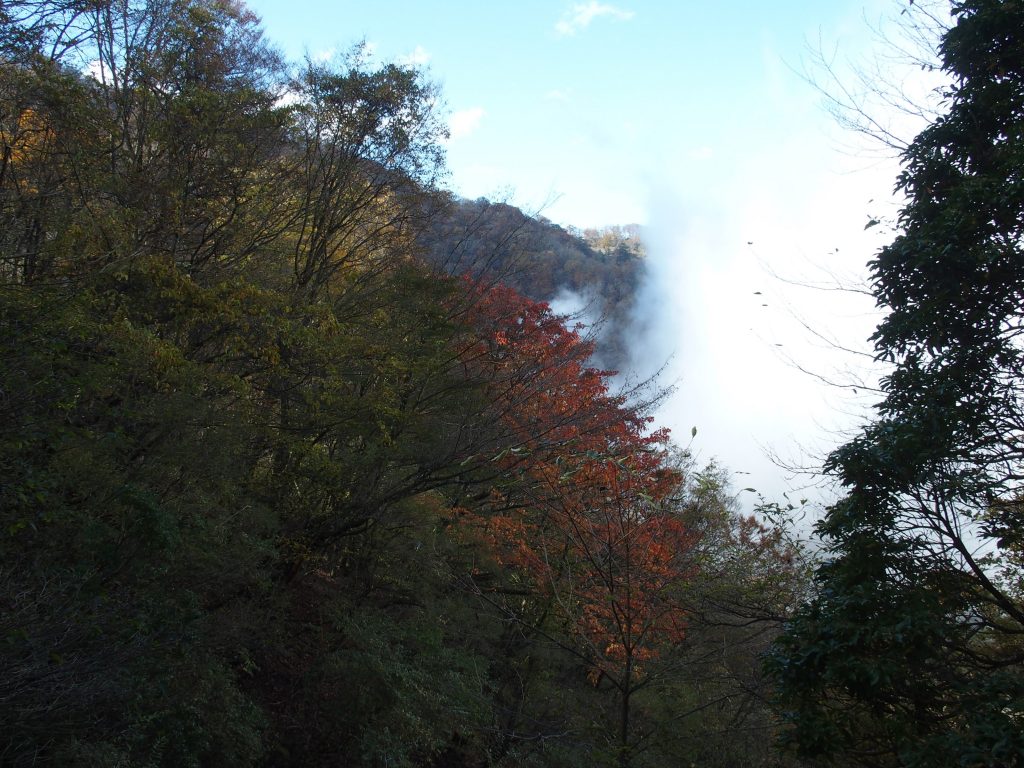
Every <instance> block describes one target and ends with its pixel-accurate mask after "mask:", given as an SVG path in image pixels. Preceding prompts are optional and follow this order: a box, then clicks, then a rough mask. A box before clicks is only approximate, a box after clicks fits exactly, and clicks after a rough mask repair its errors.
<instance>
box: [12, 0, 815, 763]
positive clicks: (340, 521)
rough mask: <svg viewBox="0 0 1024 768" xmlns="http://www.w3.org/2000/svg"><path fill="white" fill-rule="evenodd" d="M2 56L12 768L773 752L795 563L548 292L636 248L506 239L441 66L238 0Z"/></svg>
mask: <svg viewBox="0 0 1024 768" xmlns="http://www.w3.org/2000/svg"><path fill="white" fill-rule="evenodd" d="M0 55H2V69H0V148H2V156H0V475H2V477H3V483H2V485H0V521H2V526H0V605H2V606H3V610H2V611H0V722H2V723H3V727H2V729H0V763H2V764H4V765H8V764H10V765H62V766H67V765H90V766H91V765H97V766H100V765H102V766H108V765H120V766H182V765H196V766H198V765H203V766H210V765H224V766H242V765H254V766H255V765H274V766H285V765H296V766H299V765H301V766H314V765H325V766H326V765H332V766H333V765H367V766H378V765H388V766H400V765H407V766H412V765H421V766H479V765H491V766H522V765H537V766H541V765H588V766H590V765H595V764H597V765H600V764H609V765H620V766H626V765H632V766H642V765H652V766H653V765H673V764H678V763H679V762H681V761H696V762H699V763H700V764H703V765H722V766H725V765H733V764H736V763H743V764H749V765H771V764H774V763H775V762H776V758H775V757H774V756H773V753H772V751H771V749H770V743H771V740H772V734H773V733H774V731H775V728H776V721H775V718H774V716H773V715H772V713H771V712H770V711H769V709H768V707H767V704H766V688H765V678H764V676H763V674H762V673H761V671H760V667H759V662H758V658H759V654H760V653H761V652H762V651H764V650H765V649H766V648H767V645H768V643H769V641H770V640H771V638H772V637H773V636H774V634H775V633H776V632H777V629H778V625H779V621H780V620H781V619H783V618H785V616H786V615H787V614H788V611H789V610H790V607H791V605H792V604H793V602H794V600H795V599H796V597H797V596H798V595H799V594H800V593H801V590H802V589H803V585H804V580H803V571H802V567H801V559H800V553H799V552H798V551H797V550H795V549H794V548H793V546H792V545H791V544H790V543H789V542H788V540H787V539H786V537H785V536H784V535H783V533H782V531H780V530H778V529H774V528H771V527H768V526H766V525H764V524H762V523H759V522H757V521H756V520H754V519H752V518H746V517H742V516H740V515H737V514H736V513H735V511H734V510H733V508H732V504H731V501H730V496H729V491H728V488H727V487H726V483H725V481H724V479H723V474H722V472H721V471H720V470H718V469H716V468H715V467H707V468H704V469H700V468H698V467H696V466H694V463H693V462H692V460H691V459H690V458H689V457H688V456H687V454H686V453H685V451H683V450H680V449H678V448H676V447H674V446H673V445H672V444H671V443H670V441H669V436H668V435H667V434H666V433H665V432H664V431H662V430H658V429H657V428H655V426H654V425H653V424H651V420H650V419H651V417H650V413H649V411H650V406H651V405H652V404H653V403H654V402H655V401H656V399H657V396H658V395H657V392H656V391H655V390H653V389H651V388H645V387H640V388H638V389H635V390H632V391H627V392H619V391H613V390H612V389H610V383H609V375H608V374H607V373H606V372H603V371H601V370H599V369H597V368H594V367H592V358H593V354H594V345H593V343H592V342H591V341H590V340H589V339H588V338H587V337H586V336H585V335H584V332H583V329H582V328H580V327H578V326H576V325H575V324H574V323H572V322H570V323H569V324H567V323H566V321H565V320H564V319H563V318H561V317H558V316H556V315H555V314H553V313H552V311H551V309H550V308H549V306H548V305H547V304H545V303H543V302H539V301H536V300H533V299H528V298H525V297H524V296H523V295H521V293H520V292H517V291H516V290H515V288H516V287H519V288H520V289H521V290H522V291H524V292H528V293H531V294H533V295H534V297H535V298H538V299H544V298H549V297H550V295H551V290H552V288H553V286H545V287H543V288H542V287H539V283H538V281H539V280H542V279H544V276H545V275H547V276H550V275H551V274H552V272H554V271H555V270H556V269H560V270H564V271H565V272H566V274H567V277H566V278H565V279H566V281H567V282H568V283H569V285H570V286H577V287H580V288H583V287H586V286H597V287H598V288H599V289H600V288H601V287H603V288H604V295H607V296H609V297H610V298H609V299H608V302H609V303H608V304H607V306H606V307H605V309H606V311H607V314H608V315H610V316H613V315H614V314H615V312H616V311H619V312H621V311H622V310H621V308H619V309H617V307H618V306H619V305H621V304H623V303H624V302H626V301H627V300H628V294H629V290H630V286H631V285H632V283H631V282H630V281H633V280H635V279H636V278H635V275H636V269H637V265H638V263H639V255H638V252H637V246H636V244H637V242H638V241H637V240H635V239H634V234H633V233H632V232H628V233H623V232H617V231H612V230H609V231H606V232H598V233H593V235H592V236H591V241H592V242H588V241H587V240H586V239H580V238H578V237H576V236H575V235H574V234H573V233H566V232H563V231H562V230H560V229H558V228H554V227H552V226H551V225H550V224H547V223H545V222H542V221H538V220H533V219H524V218H522V214H519V213H518V212H517V211H514V210H511V209H506V208H502V207H497V208H496V210H497V211H499V212H500V214H501V217H506V218H509V219H510V220H513V221H512V224H511V226H506V225H505V224H504V223H502V221H501V220H500V217H499V219H498V220H496V228H495V229H494V231H493V232H492V231H489V230H487V228H486V227H483V228H482V227H481V226H480V223H481V221H486V220H482V219H480V218H479V217H478V216H477V213H478V209H480V208H481V207H484V208H487V207H494V206H489V205H487V204H484V203H479V202H478V203H468V202H465V201H457V200H454V199H452V197H451V196H450V195H449V194H448V193H446V192H445V191H444V189H443V187H442V186H441V184H442V182H443V180H444V177H445V166H444V143H443V140H444V138H445V132H446V131H445V127H444V122H443V120H442V119H441V117H442V116H441V115H440V114H439V113H438V111H437V110H438V106H437V105H438V99H437V93H436V89H435V87H434V86H433V85H432V84H431V83H430V82H429V81H428V80H427V79H425V77H424V75H423V73H422V72H420V71H418V70H416V69H415V68H411V67H406V66H400V65H397V64H384V65H376V64H372V63H371V62H370V61H369V60H368V59H367V58H366V57H365V56H364V55H363V54H362V52H361V51H360V49H359V48H356V49H354V50H353V51H352V52H351V53H350V54H349V55H348V56H347V57H345V58H344V59H342V60H341V61H340V62H339V63H336V64H325V63H322V62H314V61H306V62H302V63H292V62H287V61H285V60H284V59H283V58H282V57H281V56H280V55H279V54H278V53H277V52H276V51H275V50H274V48H273V47H272V46H271V45H269V44H268V43H267V42H266V41H265V40H264V37H263V31H262V29H261V27H260V23H259V21H258V19H257V18H256V17H255V16H253V15H252V14H251V13H250V12H248V11H247V9H246V8H245V7H244V6H243V5H242V4H241V3H237V2H226V1H224V0H119V1H118V2H105V1H101V2H50V1H47V0H23V1H22V0H15V1H14V2H6V3H5V4H4V5H3V6H2V8H0ZM524 230H525V231H527V234H529V232H535V233H540V234H541V235H543V237H535V238H534V241H535V244H534V246H532V247H533V249H534V250H533V251H530V250H529V248H528V247H527V246H525V245H523V240H522V239H521V238H518V237H517V236H516V235H518V234H522V233H523V231H524ZM556 230H557V231H556ZM627 235H628V236H627ZM545 238H546V241H545ZM528 239H529V238H528ZM555 241H557V242H558V243H559V245H558V249H559V252H556V249H555V247H554V246H553V245H549V244H546V243H553V242H555ZM538 248H539V250H538ZM572 249H575V252H576V253H577V254H578V258H576V261H572V260H571V259H566V258H565V257H564V256H562V255H560V252H561V251H565V250H572ZM531 253H532V254H534V256H535V258H534V261H535V262H538V263H539V264H540V266H541V268H540V269H535V270H534V271H533V274H534V275H537V276H534V277H532V278H526V277H523V275H525V274H527V272H528V270H526V269H525V268H524V261H528V260H529V259H524V254H527V255H529V254H531ZM537 253H539V254H540V256H536V254H537ZM536 266H537V265H536V264H534V267H536ZM574 281H575V282H574ZM614 290H621V291H622V293H621V294H615V293H614V292H613V291H614ZM610 349H614V347H610ZM609 354H614V352H610V353H609Z"/></svg>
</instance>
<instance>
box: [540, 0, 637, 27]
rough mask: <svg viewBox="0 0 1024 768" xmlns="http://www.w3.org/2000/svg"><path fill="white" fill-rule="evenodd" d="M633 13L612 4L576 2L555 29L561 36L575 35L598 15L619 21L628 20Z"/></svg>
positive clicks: (595, 0)
mask: <svg viewBox="0 0 1024 768" xmlns="http://www.w3.org/2000/svg"><path fill="white" fill-rule="evenodd" d="M634 15H635V14H634V13H633V11H624V10H622V9H621V8H616V7H615V6H614V5H609V4H607V3H600V2H598V1H597V0H590V2H589V3H577V4H576V5H574V6H573V7H572V10H570V11H567V12H566V13H565V14H564V15H563V16H562V18H561V20H560V21H559V22H558V23H557V24H555V31H556V32H557V33H558V34H559V35H562V36H567V35H575V34H576V33H577V32H579V31H580V30H581V29H585V28H586V27H588V26H589V25H590V22H592V21H593V20H594V19H596V18H597V17H599V16H610V17H611V18H613V19H617V20H619V21H629V20H630V19H632V18H633V16H634Z"/></svg>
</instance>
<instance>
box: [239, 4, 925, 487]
mask: <svg viewBox="0 0 1024 768" xmlns="http://www.w3.org/2000/svg"><path fill="white" fill-rule="evenodd" d="M248 5H249V6H250V7H251V8H252V9H253V10H255V11H256V12H257V13H258V14H259V15H260V16H261V17H262V18H263V21H264V25H265V28H266V30H267V35H268V37H269V38H270V40H272V41H274V42H275V43H277V44H278V45H280V46H281V47H282V48H283V49H284V50H285V52H286V53H288V54H289V55H290V56H292V57H294V58H298V57H301V56H303V55H306V54H308V55H310V56H314V57H320V56H328V55H331V54H332V53H337V52H342V51H344V50H346V49H347V48H349V47H350V46H351V45H353V44H354V43H356V42H358V41H361V40H362V41H365V42H366V43H367V44H368V45H369V46H370V47H371V49H372V50H373V51H374V55H375V56H376V57H378V58H379V59H380V60H385V61H386V60H400V61H405V62H413V63H417V64H420V65H423V66H425V67H427V68H428V69H429V72H430V75H431V77H432V78H433V79H434V80H436V81H437V82H438V83H439V84H440V85H441V88H442V91H443V95H444V99H445V101H446V103H447V107H448V110H449V112H450V120H449V125H450V128H451V140H450V142H449V146H448V161H449V167H450V169H451V180H450V185H451V187H452V188H453V189H454V190H455V191H457V192H459V193H460V194H462V195H464V196H466V197H470V198H475V197H479V196H487V197H492V198H493V197H503V198H504V197H510V198H511V201H512V202H514V203H516V204H519V205H520V206H521V207H523V208H525V209H528V210H538V209H540V210H541V211H542V213H543V214H544V215H545V216H547V217H548V218H549V219H552V220H553V221H556V222H558V223H561V224H567V225H568V224H572V225H576V226H580V227H585V226H591V225H603V224H625V223H630V222H639V223H643V224H648V225H650V226H651V231H652V243H651V245H652V254H651V266H652V274H653V276H654V279H653V281H652V282H651V284H650V285H648V286H647V287H646V288H645V289H644V293H643V295H642V301H641V303H640V314H641V316H640V317H639V318H638V320H639V321H640V322H641V323H642V324H643V325H644V327H645V328H646V331H645V332H644V333H643V334H642V335H640V336H639V337H638V339H637V342H636V349H637V362H638V364H639V365H640V366H642V367H646V368H647V369H652V368H655V367H657V366H658V365H660V364H661V363H663V362H665V361H666V360H668V361H669V364H668V367H667V369H666V371H665V380H666V382H668V383H672V382H674V383H675V384H676V388H677V389H676V394H675V395H674V397H673V398H672V399H671V400H670V402H669V403H668V404H667V405H666V407H665V409H664V410H663V411H662V413H661V414H660V419H661V421H662V422H663V423H664V424H666V425H668V426H669V427H671V428H672V429H673V431H674V432H675V434H676V435H678V436H679V439H680V440H682V441H683V442H684V443H685V442H687V440H688V438H689V433H690V427H691V426H694V425H695V426H697V427H698V436H697V438H696V440H694V441H693V443H692V446H691V447H692V449H693V450H694V451H695V452H697V453H698V454H699V455H700V456H701V457H702V458H703V459H705V460H707V459H710V458H712V457H717V458H718V459H720V460H721V461H722V462H723V463H724V464H725V465H726V466H728V467H729V468H731V469H732V470H734V471H735V472H737V473H741V472H746V473H750V474H749V475H747V474H738V475H737V476H736V485H737V488H742V487H745V486H752V487H755V488H757V489H758V490H759V491H762V492H764V493H765V494H766V495H768V496H770V497H772V498H779V496H780V494H781V492H782V490H783V488H784V487H785V483H784V479H783V478H782V474H781V473H780V471H779V470H778V469H777V468H776V467H774V466H773V465H772V464H771V463H770V462H769V461H768V460H767V459H766V458H765V457H764V451H765V449H770V450H773V451H775V452H777V453H780V454H782V455H783V456H788V457H790V458H794V459H798V458H799V456H800V452H799V450H798V449H797V448H796V446H797V445H798V444H802V445H805V446H810V447H812V448H816V449H817V450H819V451H824V450H827V448H828V447H829V445H831V444H834V443H835V441H836V439H837V438H836V437H835V435H834V430H835V429H838V428H842V427H848V426H849V425H850V424H851V423H852V420H851V417H850V416H849V411H851V409H854V408H855V403H854V402H851V400H850V398H849V397H848V395H851V394H852V393H850V392H849V391H847V393H846V394H845V395H844V394H843V393H842V392H841V391H839V390H835V389H832V388H829V387H825V386H823V385H822V384H821V383H820V382H819V381H818V380H816V379H815V378H813V377H812V376H809V375H807V374H805V373H801V372H800V371H798V370H797V369H796V368H795V367H794V365H793V364H794V363H795V364H796V365H798V366H800V367H804V368H808V369H812V370H814V371H816V372H819V373H823V374H826V375H830V376H831V375H833V374H835V372H836V370H837V369H839V368H842V367H844V366H847V365H849V364H856V358H853V357H850V356H845V355H836V354H835V353H834V351H830V350H829V349H828V348H827V345H824V344H820V343H818V342H817V341H816V340H815V339H814V338H813V336H811V335H810V334H809V333H808V332H807V331H806V330H805V329H803V328H802V327H801V325H800V322H799V320H798V319H797V318H802V319H803V320H804V321H805V322H806V323H807V324H808V325H810V326H811V327H812V328H814V329H815V330H817V331H820V332H822V333H825V334H832V335H834V336H836V337H837V338H838V340H840V341H841V342H842V343H844V344H846V345H848V346H852V347H861V348H866V345H865V344H864V343H863V339H865V338H866V337H867V335H868V334H869V333H870V331H871V329H872V328H873V326H874V324H875V322H876V320H877V318H876V317H874V316H873V314H872V311H871V310H872V306H871V302H870V300H865V299H864V298H863V297H860V298H859V299H858V298H857V297H849V296H845V295H843V294H840V293H836V292H828V291H825V292H818V291H811V290H806V289H799V288H795V287H793V286H789V285H787V284H786V283H784V282H782V281H780V280H778V279H776V278H775V277H773V274H778V275H781V276H783V277H787V278H793V279H796V280H804V281H815V280H821V279H824V278H825V271H831V272H835V273H838V274H841V275H844V276H852V277H853V279H856V278H857V276H858V275H863V274H864V273H865V270H864V264H865V263H866V262H867V261H868V259H870V258H871V256H872V254H873V252H874V250H875V249H876V248H877V247H878V246H879V245H880V244H881V243H882V242H884V236H885V233H884V232H883V231H882V228H881V227H878V228H874V229H872V230H870V231H867V232H865V231H864V225H865V223H866V222H867V221H868V220H869V218H870V217H872V216H875V215H878V214H879V213H882V212H884V211H885V205H886V204H885V200H886V198H887V197H888V196H889V195H890V192H891V190H892V186H893V182H894V179H895V174H896V169H897V166H896V165H895V163H894V162H892V161H890V162H885V161H879V160H878V159H877V158H875V157H870V158H869V157H868V156H867V155H865V154H861V153H858V152H856V151H854V152H852V153H851V152H850V151H849V147H850V145H851V141H850V139H851V137H850V136H849V135H845V136H844V135H843V133H842V132H841V131H840V129H839V128H838V127H837V126H836V125H835V124H834V122H833V120H832V119H831V117H830V116H829V115H828V114H827V113H826V111H825V110H824V109H823V107H822V103H821V97H820V95H819V94H818V93H816V92H815V91H814V89H813V88H811V87H810V86H809V85H808V84H807V83H806V82H805V81H804V79H802V78H801V77H800V75H799V74H798V72H799V71H801V70H803V69H804V68H805V67H806V62H807V61H808V46H810V47H812V48H813V47H820V48H822V49H824V50H825V51H826V52H827V53H828V54H829V55H832V54H833V53H835V55H836V58H835V62H836V66H837V67H838V68H839V69H840V70H843V69H844V68H845V67H846V62H847V61H849V60H851V59H867V60H870V59H871V58H872V57H873V56H875V53H874V51H875V49H874V48H873V46H874V45H875V41H874V38H873V36H872V33H871V26H877V25H878V24H879V23H883V24H884V21H882V20H883V19H884V18H886V17H889V18H891V17H894V16H898V14H899V11H900V9H901V7H902V6H901V5H900V0H830V2H827V3H822V2H820V0H779V1H778V2H771V3H767V2H764V1H763V0H721V1H720V2H715V3H709V2H692V1H691V0H613V1H612V2H602V1H600V0H587V1H585V2H576V1H575V0H516V2H501V1H500V0H493V1H492V0H487V1H486V2H484V1H482V0H461V1H456V0H448V1H446V2H441V1H440V0H435V1H434V2H426V1H425V0H419V1H416V0H374V2H366V1H365V0H358V1H355V0H312V1H309V0H302V1H301V2H296V1H295V0H291V1H290V2H286V1H285V0H249V2H248ZM901 76H902V75H901ZM910 76H913V75H912V74H911V75H910ZM854 143H855V142H854ZM841 146H842V147H845V148H846V150H845V151H844V150H843V149H842V148H841ZM765 305H767V306H765ZM860 394H861V395H863V393H860ZM854 400H856V398H854ZM867 402H871V398H870V397H868V398H867ZM684 436H685V438H686V439H684Z"/></svg>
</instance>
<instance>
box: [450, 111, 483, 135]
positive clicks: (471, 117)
mask: <svg viewBox="0 0 1024 768" xmlns="http://www.w3.org/2000/svg"><path fill="white" fill-rule="evenodd" d="M483 119H484V108H483V107H470V108H469V109H460V110H458V111H457V112H452V116H451V117H450V118H449V119H448V133H449V139H461V138H463V137H464V136H469V135H470V134H471V133H473V131H475V130H476V129H477V128H479V127H480V121H481V120H483Z"/></svg>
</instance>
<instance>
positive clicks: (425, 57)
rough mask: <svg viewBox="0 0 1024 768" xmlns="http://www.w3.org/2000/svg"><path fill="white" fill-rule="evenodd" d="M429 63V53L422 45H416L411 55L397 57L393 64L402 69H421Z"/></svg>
mask: <svg viewBox="0 0 1024 768" xmlns="http://www.w3.org/2000/svg"><path fill="white" fill-rule="evenodd" d="M429 61H430V53H429V52H428V51H427V49H426V48H424V47H423V46H422V45H417V46H416V47H415V48H414V49H413V51H412V53H407V54H406V55H405V56H399V57H398V58H397V59H395V63H397V64H399V65H400V66H403V67H422V66H424V65H426V64H427V63H428V62H429Z"/></svg>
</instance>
